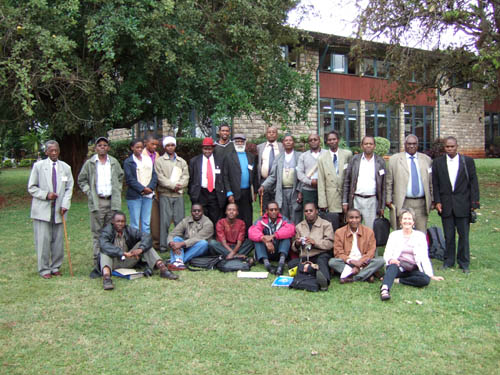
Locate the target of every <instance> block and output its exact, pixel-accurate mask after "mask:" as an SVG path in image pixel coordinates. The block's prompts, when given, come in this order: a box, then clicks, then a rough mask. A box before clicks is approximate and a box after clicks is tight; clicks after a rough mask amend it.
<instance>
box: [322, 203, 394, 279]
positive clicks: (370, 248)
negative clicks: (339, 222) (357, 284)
mask: <svg viewBox="0 0 500 375" xmlns="http://www.w3.org/2000/svg"><path fill="white" fill-rule="evenodd" d="M376 247H377V246H376V241H375V234H374V233H373V230H371V229H370V228H368V227H367V226H365V225H362V224H361V213H360V212H359V210H357V209H355V208H351V209H350V210H349V211H347V225H346V226H343V227H342V228H339V229H337V231H336V232H335V241H334V245H333V253H334V256H335V258H332V259H330V261H329V262H328V265H329V266H330V267H331V268H332V269H333V270H334V271H335V272H338V273H340V283H341V284H344V283H348V282H353V281H361V280H362V281H365V280H368V281H370V282H373V281H374V277H373V274H374V273H375V272H376V271H378V270H379V269H380V268H382V267H383V266H384V258H382V257H375V249H376Z"/></svg>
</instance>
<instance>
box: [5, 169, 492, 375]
mask: <svg viewBox="0 0 500 375" xmlns="http://www.w3.org/2000/svg"><path fill="white" fill-rule="evenodd" d="M476 165H477V169H478V173H479V177H480V185H481V203H482V209H481V210H480V213H481V215H480V216H479V222H478V223H477V224H474V225H473V226H472V230H471V246H472V248H471V255H472V263H471V270H472V273H471V274H470V275H464V274H463V273H461V272H459V271H458V270H454V271H446V272H440V271H437V272H436V273H437V274H438V275H443V276H444V277H445V281H443V282H440V283H437V282H432V283H431V284H430V285H429V287H427V288H424V289H417V288H411V287H405V286H402V285H396V286H395V287H394V288H393V292H392V296H393V298H392V300H390V301H389V302H387V303H382V302H381V301H380V299H379V295H378V287H379V283H375V284H368V283H356V284H350V285H339V284H338V280H337V279H334V280H333V282H332V286H331V287H330V290H329V291H328V292H327V293H307V292H302V291H294V290H288V289H282V288H272V287H271V283H272V279H267V280H245V279H237V278H236V275H235V274H223V273H221V272H218V271H211V272H192V273H191V272H181V273H180V275H181V280H180V281H179V282H172V281H165V280H160V279H159V277H158V276H157V275H155V276H154V277H153V278H150V279H140V280H137V281H126V280H116V279H115V286H116V288H115V290H114V291H113V292H104V291H103V290H102V286H101V281H100V280H91V279H89V278H88V273H89V271H90V268H91V263H92V255H91V254H92V249H91V236H90V229H89V218H88V210H87V202H86V199H85V198H84V197H81V196H76V197H75V198H74V200H73V205H72V208H71V210H70V213H69V218H68V231H69V233H70V246H71V255H72V260H73V268H74V270H75V277H73V278H72V277H69V275H68V267H67V259H65V266H64V268H63V272H64V277H62V278H57V279H52V280H43V279H41V278H40V277H39V276H38V275H37V273H36V256H35V252H34V248H33V235H32V224H31V221H30V219H29V202H30V199H29V197H27V193H26V185H27V179H28V175H29V170H27V169H13V170H2V173H0V196H2V197H4V198H6V201H5V202H4V207H3V208H2V209H0V228H1V229H2V231H1V233H2V240H1V241H0V254H1V260H2V262H1V263H0V291H1V292H0V342H1V343H2V344H1V345H0V374H40V373H47V374H101V373H110V374H117V373H125V374H143V373H167V374H277V373H283V374H377V373H379V374H404V373H408V374H494V373H498V363H499V358H500V350H499V348H500V340H499V328H500V309H499V287H498V281H497V280H498V277H499V276H500V272H499V269H500V259H499V251H498V249H499V248H500V246H499V243H500V229H499V228H500V223H499V221H498V212H500V203H499V199H498V198H499V196H500V194H499V188H500V179H499V178H498V175H499V173H500V160H476ZM124 208H125V205H124ZM186 209H188V207H186ZM257 211H258V207H255V212H257ZM430 221H431V223H433V224H440V221H439V218H438V216H437V215H436V213H435V212H434V213H433V214H432V216H431V220H430ZM434 265H435V268H436V269H437V267H438V266H439V265H440V262H434ZM257 269H261V266H258V267H257ZM416 300H419V301H422V304H421V305H419V304H417V303H416V302H415V301H416Z"/></svg>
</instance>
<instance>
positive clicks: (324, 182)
mask: <svg viewBox="0 0 500 375" xmlns="http://www.w3.org/2000/svg"><path fill="white" fill-rule="evenodd" d="M339 140H340V138H339V133H338V132H336V131H335V130H333V131H331V132H330V133H328V136H327V139H326V143H327V144H328V147H329V148H330V152H325V153H323V154H322V155H321V156H320V157H319V159H318V206H319V209H320V210H322V211H326V210H328V211H329V212H335V213H338V214H339V215H342V189H343V188H344V171H345V170H346V169H347V167H348V165H349V162H350V161H351V159H352V152H351V151H349V150H343V149H340V148H339ZM342 221H343V220H342Z"/></svg>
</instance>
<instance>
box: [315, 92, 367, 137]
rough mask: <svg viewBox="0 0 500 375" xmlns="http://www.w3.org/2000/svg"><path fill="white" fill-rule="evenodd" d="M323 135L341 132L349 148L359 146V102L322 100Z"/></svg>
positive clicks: (321, 121)
mask: <svg viewBox="0 0 500 375" xmlns="http://www.w3.org/2000/svg"><path fill="white" fill-rule="evenodd" d="M320 124H321V127H322V129H321V130H322V134H327V133H328V132H330V131H332V130H336V131H338V132H339V134H340V137H341V138H342V139H344V140H345V142H346V145H347V146H348V147H352V146H357V145H359V102H358V101H351V100H340V99H325V98H323V99H320Z"/></svg>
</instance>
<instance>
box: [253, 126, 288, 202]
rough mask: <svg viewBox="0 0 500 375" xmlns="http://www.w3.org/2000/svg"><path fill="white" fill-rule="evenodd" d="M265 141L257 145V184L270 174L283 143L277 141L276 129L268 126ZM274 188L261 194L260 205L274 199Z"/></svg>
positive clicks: (261, 182)
mask: <svg viewBox="0 0 500 375" xmlns="http://www.w3.org/2000/svg"><path fill="white" fill-rule="evenodd" d="M266 139H267V142H264V143H261V144H259V145H257V153H258V156H259V166H258V168H257V174H258V176H259V186H262V184H263V183H264V182H265V181H266V179H267V178H268V177H269V175H270V174H271V170H272V167H273V163H274V161H275V160H276V158H277V157H278V156H279V155H280V154H282V153H283V151H284V150H283V144H282V143H281V142H278V141H277V139H278V129H276V128H275V127H274V126H270V127H268V128H267V131H266ZM274 195H275V190H274V189H266V190H264V191H263V192H262V194H261V199H262V200H263V202H262V207H267V203H269V202H271V201H274Z"/></svg>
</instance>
